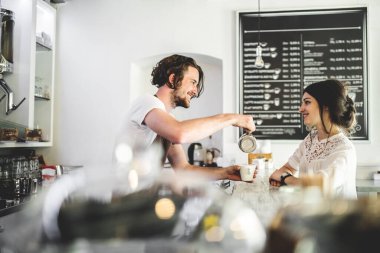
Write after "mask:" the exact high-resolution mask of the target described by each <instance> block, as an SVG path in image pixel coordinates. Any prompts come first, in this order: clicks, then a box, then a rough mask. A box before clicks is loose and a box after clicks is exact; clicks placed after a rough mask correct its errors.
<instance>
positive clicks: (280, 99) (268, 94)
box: [237, 8, 368, 140]
mask: <svg viewBox="0 0 380 253" xmlns="http://www.w3.org/2000/svg"><path fill="white" fill-rule="evenodd" d="M237 15H238V21H239V22H238V23H239V24H238V26H239V28H238V29H239V40H238V47H239V60H238V61H239V62H238V65H239V72H240V73H239V87H240V92H239V94H240V99H239V103H240V113H243V114H248V115H252V116H253V118H254V121H255V124H256V128H257V129H256V132H255V134H254V135H255V136H256V137H257V138H258V139H284V140H292V139H293V140H296V139H303V138H304V137H305V136H306V135H307V134H308V132H307V131H306V128H305V126H304V125H303V119H302V117H301V115H300V113H299V112H298V109H299V106H300V102H301V98H302V95H303V89H304V87H306V86H307V85H309V84H311V83H314V82H318V81H323V80H326V79H338V80H340V81H342V82H345V83H346V84H347V85H348V94H349V96H350V97H351V98H352V99H353V100H354V102H355V106H356V109H357V122H358V124H357V126H356V128H355V131H354V133H353V134H352V136H351V137H350V138H351V139H354V140H368V119H367V115H368V112H367V110H368V108H367V107H368V102H367V58H366V56H367V53H366V16H367V9H366V8H348V9H332V10H305V11H285V12H283V11H282V12H261V13H260V20H259V18H258V13H257V12H238V13H237ZM259 21H260V22H259ZM259 26H260V33H259V32H258V31H259ZM259 39H260V44H261V46H262V58H263V60H264V63H265V64H264V67H263V68H256V66H255V59H256V47H257V45H258V40H259Z"/></svg>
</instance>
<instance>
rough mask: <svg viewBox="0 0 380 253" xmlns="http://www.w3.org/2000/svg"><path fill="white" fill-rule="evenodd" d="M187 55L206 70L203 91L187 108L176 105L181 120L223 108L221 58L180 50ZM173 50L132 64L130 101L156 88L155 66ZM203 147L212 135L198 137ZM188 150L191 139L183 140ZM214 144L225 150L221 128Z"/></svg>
mask: <svg viewBox="0 0 380 253" xmlns="http://www.w3.org/2000/svg"><path fill="white" fill-rule="evenodd" d="M178 54H181V55H185V56H188V57H192V58H194V59H195V61H196V62H197V63H198V65H200V66H201V67H202V69H203V71H204V73H205V87H204V92H203V93H202V95H201V96H200V97H199V98H195V99H193V100H192V102H191V106H190V108H188V109H185V108H180V107H178V108H176V109H175V110H173V112H172V113H173V115H174V116H175V117H176V118H177V119H178V120H186V119H192V118H200V117H207V116H211V115H215V114H219V113H222V112H223V73H222V71H223V62H222V60H221V59H219V58H215V57H213V56H209V55H202V54H194V53H178ZM169 55H171V54H160V55H154V56H150V57H146V58H142V59H138V60H136V61H134V62H132V64H131V72H130V76H131V79H130V85H129V87H130V92H129V94H130V96H129V101H130V102H132V101H133V100H134V99H136V98H137V97H139V96H140V95H142V94H145V93H149V94H154V93H155V92H156V90H157V88H156V87H155V86H153V85H151V82H150V81H151V72H152V68H153V67H154V66H155V65H156V64H157V62H159V61H160V60H161V59H162V58H165V57H167V56H169ZM199 142H200V143H202V145H203V146H204V147H207V146H208V145H210V143H209V138H205V139H203V140H200V141H199ZM183 146H184V149H185V152H186V153H187V148H188V146H189V143H187V144H184V145H183ZM212 146H213V147H215V148H218V149H219V150H220V151H221V152H223V150H222V148H223V132H222V131H219V132H217V133H215V134H213V135H212Z"/></svg>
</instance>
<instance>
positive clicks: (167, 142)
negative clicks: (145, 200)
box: [123, 55, 255, 180]
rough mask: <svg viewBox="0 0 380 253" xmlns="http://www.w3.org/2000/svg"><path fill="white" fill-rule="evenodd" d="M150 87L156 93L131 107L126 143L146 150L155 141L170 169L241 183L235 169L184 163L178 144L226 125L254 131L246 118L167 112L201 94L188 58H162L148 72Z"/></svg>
mask: <svg viewBox="0 0 380 253" xmlns="http://www.w3.org/2000/svg"><path fill="white" fill-rule="evenodd" d="M152 85H155V86H156V87H157V88H158V90H157V93H156V94H155V95H154V96H153V95H145V96H143V97H141V98H139V99H138V100H137V101H135V103H134V104H133V105H132V107H131V109H130V112H129V114H128V120H127V125H126V128H125V129H123V131H125V133H127V135H128V139H129V144H131V145H132V146H134V145H136V144H137V142H138V145H139V146H140V147H143V148H148V147H149V146H150V145H152V143H153V142H159V143H160V144H161V145H162V146H163V149H164V157H163V161H165V159H166V158H168V160H169V162H170V164H171V165H172V167H173V168H174V169H185V170H193V171H203V172H205V173H206V174H207V175H208V176H209V177H211V178H213V179H231V180H241V178H240V175H239V174H240V173H239V169H240V168H239V166H236V165H235V166H229V167H225V168H221V169H215V168H208V167H199V166H194V165H191V164H189V163H188V161H187V158H186V155H185V152H184V150H183V147H182V145H181V143H190V142H194V141H197V140H200V139H203V138H205V137H207V136H210V135H211V134H213V133H215V132H217V131H219V130H221V129H223V128H224V127H227V126H236V127H242V128H244V129H245V130H246V131H247V132H252V131H254V130H255V125H254V123H253V119H252V117H251V116H248V115H240V114H232V113H229V114H227V113H226V114H218V115H214V116H210V117H205V118H197V119H191V120H184V121H178V120H176V119H175V118H174V116H173V115H172V114H170V112H171V111H172V110H173V109H174V108H176V107H177V106H182V107H184V108H189V107H190V101H191V99H192V98H194V97H199V96H200V94H201V93H202V91H203V71H202V69H201V67H200V66H198V65H197V64H196V62H195V61H194V60H193V59H192V58H189V57H186V56H182V55H172V56H169V57H166V58H164V59H162V60H161V61H160V62H159V63H158V64H157V65H156V67H154V69H153V71H152Z"/></svg>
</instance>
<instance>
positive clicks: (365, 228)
mask: <svg viewBox="0 0 380 253" xmlns="http://www.w3.org/2000/svg"><path fill="white" fill-rule="evenodd" d="M379 238H380V200H370V199H360V200H357V201H355V200H339V199H335V200H333V201H332V200H323V201H320V202H313V203H312V202H310V203H306V202H303V203H301V204H299V205H292V206H287V207H285V208H283V209H281V210H280V211H279V212H278V213H277V215H276V217H275V218H274V219H273V221H272V224H271V226H270V228H269V234H268V240H267V244H266V248H265V251H264V252H265V253H277V252H279V253H280V252H281V253H288V252H289V253H290V252H292V253H293V252H297V253H304V252H308V253H317V252H323V253H330V252H331V253H343V252H344V253H350V252H352V253H354V252H366V253H368V252H379V249H378V239H379Z"/></svg>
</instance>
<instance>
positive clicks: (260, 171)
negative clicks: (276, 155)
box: [252, 158, 265, 176]
mask: <svg viewBox="0 0 380 253" xmlns="http://www.w3.org/2000/svg"><path fill="white" fill-rule="evenodd" d="M252 164H254V165H256V169H257V175H259V176H264V174H265V159H264V158H256V159H253V160H252Z"/></svg>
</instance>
